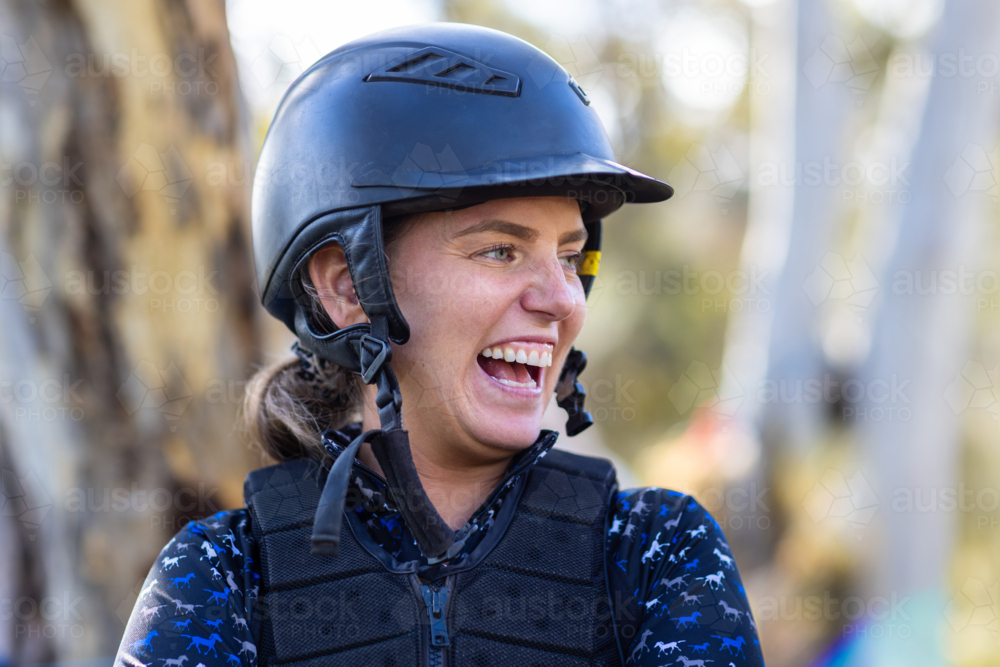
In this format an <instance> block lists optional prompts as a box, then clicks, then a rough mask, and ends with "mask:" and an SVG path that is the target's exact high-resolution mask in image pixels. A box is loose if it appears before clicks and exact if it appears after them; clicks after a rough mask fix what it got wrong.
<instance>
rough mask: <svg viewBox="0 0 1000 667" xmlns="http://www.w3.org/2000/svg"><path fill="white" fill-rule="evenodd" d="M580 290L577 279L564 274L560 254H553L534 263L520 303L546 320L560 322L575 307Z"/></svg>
mask: <svg viewBox="0 0 1000 667" xmlns="http://www.w3.org/2000/svg"><path fill="white" fill-rule="evenodd" d="M582 293H583V287H582V285H580V283H579V281H578V280H576V279H575V278H573V277H572V275H571V274H567V273H566V269H565V268H563V265H562V264H560V263H559V258H558V257H556V256H553V257H551V258H549V259H547V260H546V261H543V262H542V261H540V262H538V263H537V264H535V266H534V267H533V275H532V280H531V283H530V285H529V286H528V289H526V290H525V291H524V294H523V295H522V296H521V305H522V306H523V307H524V309H525V310H527V311H528V312H531V313H537V314H539V315H541V316H542V317H543V318H545V319H546V320H548V321H553V322H561V321H562V320H565V319H566V318H568V317H569V316H570V315H572V314H573V312H574V311H575V310H576V308H577V306H578V305H579V303H578V299H579V296H580V295H581V294H582Z"/></svg>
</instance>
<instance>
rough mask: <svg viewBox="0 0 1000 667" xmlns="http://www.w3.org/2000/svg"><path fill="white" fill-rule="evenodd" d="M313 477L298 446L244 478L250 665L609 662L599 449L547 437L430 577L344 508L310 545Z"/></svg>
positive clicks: (615, 649) (607, 477) (549, 666)
mask: <svg viewBox="0 0 1000 667" xmlns="http://www.w3.org/2000/svg"><path fill="white" fill-rule="evenodd" d="M320 477H322V474H321V472H320V470H319V465H318V464H317V463H316V462H315V461H311V460H305V459H298V460H294V461H288V462H285V463H282V464H280V465H277V466H272V467H269V468H264V469H261V470H257V471H255V472H252V473H251V474H250V475H249V476H248V477H247V480H246V484H245V488H244V494H245V497H246V503H247V508H248V509H249V512H250V515H251V517H252V522H253V534H254V538H255V540H256V543H257V549H259V556H260V565H261V573H262V581H261V585H260V590H259V595H258V598H257V603H256V607H255V609H254V612H253V615H252V619H253V620H252V629H253V632H254V636H255V637H257V638H258V643H257V647H258V651H259V655H258V661H259V664H260V665H261V667H270V666H271V665H288V664H294V665H295V666H296V667H313V666H319V665H352V666H354V665H357V666H361V665H365V666H367V665H379V666H383V665H384V666H389V665H397V666H399V667H403V666H406V667H410V666H411V665H430V666H434V667H437V666H440V665H449V666H451V667H457V666H462V667H465V666H467V665H471V666H474V667H487V666H497V667H501V666H502V667H529V666H533V665H538V666H544V667H553V666H563V665H565V666H567V667H568V666H574V667H576V666H581V667H582V666H584V665H595V666H596V665H620V664H621V651H620V647H619V645H618V640H617V638H616V631H615V622H614V620H613V618H612V614H611V607H610V605H609V589H608V579H607V574H608V573H607V572H606V571H605V557H604V536H605V535H606V534H607V533H606V531H607V527H606V517H607V514H608V507H609V503H610V502H611V498H612V494H613V493H614V492H615V490H616V489H617V484H616V480H615V470H614V467H613V466H612V465H611V463H609V462H608V461H605V460H603V459H598V458H591V457H585V456H579V455H576V454H571V453H569V452H565V451H560V450H555V449H550V450H549V451H548V453H547V454H546V455H545V456H544V457H542V458H541V459H539V460H538V461H536V462H535V463H534V464H533V465H532V466H531V467H530V468H529V470H528V475H527V479H522V481H521V483H520V484H519V485H518V487H519V488H515V489H513V490H511V491H510V495H509V496H508V499H507V500H506V501H505V502H504V503H503V504H502V505H501V507H500V510H499V512H498V515H497V516H496V517H495V519H494V524H493V526H492V527H491V528H490V530H489V532H488V533H487V534H486V536H485V537H484V538H483V540H482V541H481V542H480V543H479V544H478V545H477V546H476V547H475V549H474V550H473V551H472V553H471V554H470V555H469V556H468V557H466V559H465V560H463V561H461V562H460V563H459V564H457V565H455V566H454V568H445V574H441V575H440V578H439V579H437V580H433V581H425V580H422V579H421V578H420V577H419V576H418V572H417V565H418V564H417V562H416V561H412V562H407V563H401V562H398V561H397V560H396V559H395V558H393V556H392V555H391V554H389V553H387V552H386V551H385V550H384V549H382V548H381V547H380V546H379V545H378V544H376V542H375V541H374V540H373V539H372V538H371V536H370V535H369V534H368V532H367V530H366V529H365V526H364V524H363V523H362V522H361V520H360V519H359V518H358V517H357V514H356V513H355V512H354V511H352V510H351V509H348V510H347V511H346V514H347V521H344V522H343V524H342V527H341V538H340V540H341V541H340V545H341V546H340V555H339V556H337V557H328V556H313V555H310V553H309V545H310V542H309V540H310V535H311V531H312V522H313V515H314V514H315V512H316V506H317V503H318V502H319V497H320V490H321V488H322V487H321V484H320V479H319V478H320ZM518 496H519V497H518Z"/></svg>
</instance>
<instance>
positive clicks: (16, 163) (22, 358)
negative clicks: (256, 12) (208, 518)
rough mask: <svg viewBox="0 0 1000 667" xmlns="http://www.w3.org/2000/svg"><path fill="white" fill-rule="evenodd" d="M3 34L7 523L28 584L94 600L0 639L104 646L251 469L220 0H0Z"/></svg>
mask: <svg viewBox="0 0 1000 667" xmlns="http://www.w3.org/2000/svg"><path fill="white" fill-rule="evenodd" d="M0 25H2V26H3V52H2V56H3V60H2V63H0V66H2V67H3V72H2V77H0V78H2V84H0V85H2V88H0V128H2V129H0V162H2V163H3V165H4V170H3V173H2V174H0V179H3V180H4V188H3V190H2V195H0V250H2V252H3V255H2V258H3V266H2V269H3V270H2V277H0V296H2V298H0V313H2V327H0V364H2V365H0V374H2V377H0V380H3V381H4V382H6V384H2V383H0V392H2V393H3V394H4V395H3V396H2V400H0V426H2V427H3V433H4V434H5V436H6V438H5V445H6V450H7V454H8V457H9V460H8V461H7V462H5V463H4V466H5V467H7V466H8V465H9V473H10V474H9V475H8V477H11V478H12V479H15V480H19V481H21V482H22V483H23V482H24V480H28V481H29V482H30V484H26V485H25V486H27V487H30V490H27V491H24V494H22V496H19V497H20V499H21V503H22V504H21V505H18V506H17V507H18V508H20V510H23V511H19V512H18V513H17V518H18V520H19V525H20V528H18V529H17V530H16V531H15V530H14V528H12V527H11V525H10V524H8V525H7V526H6V527H5V528H3V534H4V535H5V536H7V535H10V534H14V535H17V534H22V535H26V536H27V537H28V538H30V539H19V541H20V542H21V544H20V548H23V549H24V550H26V551H28V552H30V553H31V554H32V556H31V558H30V559H29V560H32V561H33V562H36V563H38V564H40V568H41V572H42V577H41V580H42V583H41V590H38V591H35V592H33V593H31V595H34V596H52V597H55V598H57V599H60V600H61V599H63V598H64V596H65V597H66V598H67V599H68V600H70V601H73V600H75V599H76V598H77V597H80V598H82V601H81V602H80V603H79V604H77V605H76V606H75V607H73V608H72V609H71V610H67V613H66V614H64V615H63V616H61V617H60V618H58V619H56V620H51V621H50V620H46V619H43V618H38V619H36V620H37V622H40V623H42V624H49V625H53V626H55V627H53V628H52V629H50V631H49V633H48V634H49V635H52V636H51V638H49V639H46V636H48V635H47V634H46V633H44V632H43V633H41V638H37V637H36V638H34V639H29V638H26V637H25V636H20V637H18V636H15V637H14V638H13V640H12V641H10V642H7V644H5V643H4V642H3V641H0V650H3V649H4V648H5V647H9V648H8V650H9V651H10V652H11V653H12V654H13V656H12V657H13V658H14V659H15V660H16V661H34V660H36V659H41V658H45V659H47V658H50V657H51V658H55V659H59V660H69V659H85V658H91V657H97V656H109V655H113V654H114V653H115V651H116V650H117V645H118V641H119V638H120V636H121V632H122V630H123V628H124V622H125V621H126V620H127V618H128V615H129V613H130V612H131V603H132V602H133V601H134V599H135V592H137V591H138V587H139V585H140V584H141V582H142V580H143V578H144V577H145V574H146V572H147V571H148V568H149V567H150V565H151V564H152V561H153V559H154V558H155V556H156V554H157V553H158V551H159V549H160V548H161V547H162V545H163V544H164V543H165V542H166V541H167V540H168V539H169V537H170V536H171V535H173V534H174V533H176V532H177V530H178V529H179V528H180V527H181V526H182V525H183V524H184V523H185V522H186V521H187V520H189V519H193V518H198V517H200V516H204V515H207V514H211V513H213V512H215V511H217V510H219V509H223V508H227V507H232V506H239V505H241V504H242V498H241V493H240V489H241V483H242V476H243V473H244V472H245V471H246V470H247V469H249V468H251V467H254V466H255V463H256V458H255V456H254V455H252V454H250V453H249V452H248V451H247V449H246V448H245V446H244V445H243V443H242V442H241V441H240V439H239V438H238V437H233V436H232V435H231V432H232V427H233V425H234V422H235V420H236V416H237V408H238V404H239V401H240V400H241V398H242V390H243V387H244V386H245V384H244V383H245V380H246V377H247V374H248V373H249V372H250V371H251V365H252V364H253V363H254V362H255V361H257V359H258V357H259V355H260V353H259V347H260V341H259V338H260V333H259V331H260V324H259V322H258V321H257V318H258V317H259V314H258V313H257V309H256V308H255V305H254V301H255V299H256V296H255V294H256V292H255V287H254V284H253V270H252V266H251V260H250V257H251V254H250V249H249V214H248V211H249V196H248V193H249V183H250V180H251V178H252V168H251V167H250V165H249V161H250V160H251V159H252V156H251V149H250V146H249V140H248V138H247V120H246V112H245V109H244V103H243V101H242V97H241V93H240V90H239V87H238V83H237V76H236V65H235V61H234V58H233V54H232V51H231V47H230V42H229V34H228V29H227V26H226V18H225V4H224V2H222V0H216V1H213V2H204V1H200V0H187V1H182V0H177V1H172V2H171V1H168V0H117V1H115V2H106V1H104V2H101V1H98V0H76V1H69V0H62V1H57V0H49V1H38V2H35V1H29V0H21V1H18V0H2V1H0ZM5 480H6V478H5ZM35 482H37V484H36V483H35ZM3 501H4V503H5V507H6V508H9V507H13V505H11V504H10V503H12V502H14V496H11V495H8V490H7V487H6V485H5V489H4V498H3ZM46 508H47V509H46ZM15 565H16V564H15ZM12 571H16V568H15V567H6V568H5V572H6V573H7V574H6V576H8V577H10V576H15V577H17V576H20V575H19V574H10V572H12ZM21 574H23V572H22V573H21ZM0 576H3V574H2V573H0ZM15 583H17V582H16V581H15ZM0 586H2V584H0ZM9 586H10V584H9V582H8V587H9ZM14 634H15V635H17V632H15V633H14ZM33 643H34V644H35V645H34V646H32V644H33ZM39 643H41V644H43V645H42V646H38V644H39ZM39 656H40V658H39ZM4 657H5V656H4V655H2V654H0V662H2V661H3V659H4Z"/></svg>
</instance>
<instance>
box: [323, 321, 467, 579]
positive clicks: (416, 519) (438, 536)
mask: <svg viewBox="0 0 1000 667" xmlns="http://www.w3.org/2000/svg"><path fill="white" fill-rule="evenodd" d="M357 341H358V342H357V344H356V345H355V349H356V351H357V353H358V358H359V359H360V373H361V378H362V379H363V380H364V381H365V384H372V383H375V384H376V386H377V388H378V391H377V393H376V397H375V406H376V407H377V408H378V416H379V422H380V423H381V426H382V428H379V429H372V430H370V431H365V432H364V433H362V434H361V435H359V436H358V437H356V438H355V439H354V440H353V441H352V442H351V444H350V445H348V446H347V448H346V449H345V450H344V451H343V452H341V453H340V455H339V456H338V457H337V460H336V461H334V463H333V466H332V467H331V468H330V472H329V474H328V475H327V478H326V484H325V485H324V487H323V493H322V495H321V496H320V502H319V506H318V507H317V508H316V518H315V521H314V522H313V534H312V547H311V553H313V554H314V555H320V556H336V555H337V554H338V553H339V552H340V528H341V521H342V517H343V514H344V499H345V497H346V495H347V485H348V482H349V481H350V473H351V468H352V466H353V464H354V459H355V457H356V456H357V454H358V450H359V449H361V445H362V443H365V442H371V445H372V452H373V453H374V454H375V458H376V459H377V460H378V463H379V465H380V466H381V467H382V472H383V473H385V478H386V481H387V482H388V483H389V493H390V494H391V495H392V497H393V500H394V501H395V503H396V505H397V506H398V507H399V510H400V512H401V513H402V514H403V519H404V520H405V522H406V525H407V527H408V528H409V529H410V532H412V533H413V537H414V539H415V540H416V542H417V545H418V546H419V547H420V550H421V551H422V552H423V554H424V555H425V556H426V557H427V558H428V560H430V561H431V562H436V561H438V560H442V559H443V558H445V557H447V555H448V554H449V553H450V550H451V551H453V550H454V549H453V547H454V546H455V537H456V536H455V531H453V530H452V529H451V528H449V527H448V524H447V523H445V521H444V519H442V518H441V515H440V514H439V513H438V511H437V509H436V508H435V507H434V504H433V503H432V502H431V501H430V498H428V497H427V492H426V491H424V486H423V484H422V483H421V482H420V476H419V475H418V474H417V469H416V467H415V466H414V465H413V455H412V453H411V451H410V439H409V436H408V434H407V432H406V431H405V430H403V414H402V395H401V394H400V391H399V381H398V380H397V379H396V374H395V372H393V370H392V367H391V366H390V365H389V361H390V360H391V358H392V347H391V346H390V344H389V326H388V320H387V319H386V318H385V317H375V318H373V320H372V324H371V328H370V332H369V333H364V334H362V335H360V336H359V337H358V338H357ZM330 449H332V446H330V445H328V451H329V450H330ZM330 453H331V455H333V454H335V452H333V451H331V452H330Z"/></svg>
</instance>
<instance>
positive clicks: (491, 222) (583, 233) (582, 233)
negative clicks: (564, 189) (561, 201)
mask: <svg viewBox="0 0 1000 667" xmlns="http://www.w3.org/2000/svg"><path fill="white" fill-rule="evenodd" d="M483 232H497V233H500V234H506V235H507V236H513V237H515V238H518V239H521V240H522V241H528V242H529V243H530V242H532V241H535V240H537V239H538V236H539V233H538V230H535V229H532V228H531V227H526V226H525V225H520V224H518V223H516V222H511V221H509V220H499V219H496V218H488V219H486V220H483V221H482V222H479V223H477V224H475V225H473V226H471V227H467V228H466V229H463V230H462V231H460V232H458V233H457V234H455V236H454V238H459V237H461V236H468V235H469V234H481V233H483ZM586 238H587V230H586V229H585V228H582V227H581V228H580V229H575V230H573V231H571V232H566V233H564V234H563V235H561V236H560V237H559V245H565V244H567V243H573V242H575V241H582V240H584V239H586Z"/></svg>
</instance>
